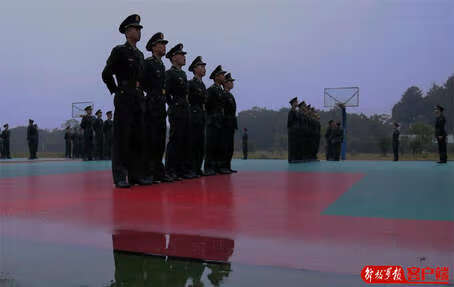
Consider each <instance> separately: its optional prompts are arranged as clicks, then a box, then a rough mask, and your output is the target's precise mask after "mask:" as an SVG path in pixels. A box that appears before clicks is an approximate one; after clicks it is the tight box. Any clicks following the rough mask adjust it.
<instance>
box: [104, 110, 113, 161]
mask: <svg viewBox="0 0 454 287" xmlns="http://www.w3.org/2000/svg"><path fill="white" fill-rule="evenodd" d="M106 116H107V120H105V121H104V124H103V127H102V131H103V134H104V139H103V144H104V147H103V151H104V159H106V160H110V159H111V158H112V136H113V121H112V111H108V112H107V113H106Z"/></svg>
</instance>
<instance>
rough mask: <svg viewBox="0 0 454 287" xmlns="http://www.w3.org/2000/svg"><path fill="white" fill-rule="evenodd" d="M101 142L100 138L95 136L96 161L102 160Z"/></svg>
mask: <svg viewBox="0 0 454 287" xmlns="http://www.w3.org/2000/svg"><path fill="white" fill-rule="evenodd" d="M102 145H103V141H102V136H100V135H97V136H96V158H97V159H103V154H102V147H103V146H102Z"/></svg>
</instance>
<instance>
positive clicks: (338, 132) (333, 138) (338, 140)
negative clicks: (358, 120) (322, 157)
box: [325, 120, 344, 161]
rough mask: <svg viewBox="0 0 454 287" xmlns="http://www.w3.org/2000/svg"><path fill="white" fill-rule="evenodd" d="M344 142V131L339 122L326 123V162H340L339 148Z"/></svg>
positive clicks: (330, 121)
mask: <svg viewBox="0 0 454 287" xmlns="http://www.w3.org/2000/svg"><path fill="white" fill-rule="evenodd" d="M343 141H344V130H343V128H342V127H341V123H340V122H335V121H334V120H329V121H328V128H327V129H326V132H325V142H326V150H325V154H326V160H334V161H339V160H340V154H341V146H342V142H343Z"/></svg>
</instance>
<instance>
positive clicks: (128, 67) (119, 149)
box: [102, 14, 152, 188]
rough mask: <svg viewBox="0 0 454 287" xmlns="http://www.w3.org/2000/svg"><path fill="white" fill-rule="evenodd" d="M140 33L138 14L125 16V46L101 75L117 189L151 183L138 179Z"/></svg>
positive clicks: (122, 27) (122, 26)
mask: <svg viewBox="0 0 454 287" xmlns="http://www.w3.org/2000/svg"><path fill="white" fill-rule="evenodd" d="M141 29H142V25H140V16H139V15H137V14H133V15H130V16H128V17H127V18H126V19H125V20H124V21H123V22H122V23H121V24H120V27H119V31H120V33H122V34H124V35H125V36H126V42H125V43H124V44H122V45H118V46H116V47H114V48H113V49H112V52H111V54H110V56H109V58H108V59H107V63H106V66H105V68H104V70H103V72H102V79H103V81H104V83H105V84H106V86H107V88H108V89H109V92H110V93H111V94H114V106H115V117H114V135H113V149H112V174H113V180H114V183H115V186H116V187H118V188H128V187H130V184H134V183H138V184H141V185H147V184H151V183H152V181H150V180H149V179H148V178H145V177H144V176H143V175H141V172H142V170H143V164H142V162H141V156H140V150H141V141H140V140H141V135H142V134H143V131H142V130H141V128H142V126H141V123H142V122H143V121H142V119H141V118H142V117H143V114H142V112H143V110H142V109H141V105H142V104H143V92H142V90H141V88H140V87H141V82H140V81H141V80H142V77H143V63H144V56H143V53H142V52H141V51H140V50H139V49H138V48H137V46H136V43H137V42H138V41H140V36H141ZM114 75H115V77H116V80H117V83H115V79H114ZM127 178H128V181H127Z"/></svg>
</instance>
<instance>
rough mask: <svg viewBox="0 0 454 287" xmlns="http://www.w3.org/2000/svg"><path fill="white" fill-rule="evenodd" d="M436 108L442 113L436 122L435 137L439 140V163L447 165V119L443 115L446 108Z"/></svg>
mask: <svg viewBox="0 0 454 287" xmlns="http://www.w3.org/2000/svg"><path fill="white" fill-rule="evenodd" d="M436 108H437V109H438V110H439V111H440V115H439V116H438V117H437V118H436V120H435V137H436V138H437V142H438V153H439V155H440V161H439V163H447V161H448V154H447V149H446V137H447V133H446V130H445V125H446V119H445V116H444V115H443V114H442V112H443V110H444V108H443V107H441V106H437V107H436Z"/></svg>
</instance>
